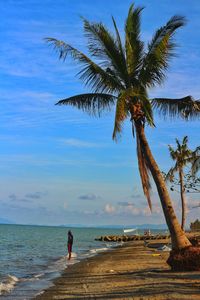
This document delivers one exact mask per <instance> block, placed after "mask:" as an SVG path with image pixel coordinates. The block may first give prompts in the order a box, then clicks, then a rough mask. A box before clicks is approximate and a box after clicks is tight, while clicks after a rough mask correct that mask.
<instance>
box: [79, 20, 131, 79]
mask: <svg viewBox="0 0 200 300" xmlns="http://www.w3.org/2000/svg"><path fill="white" fill-rule="evenodd" d="M83 22H84V31H85V36H86V37H87V39H88V47H89V51H90V53H91V54H92V55H93V56H96V57H97V58H99V59H100V60H102V59H103V62H102V64H103V65H104V66H105V68H106V69H108V70H109V69H110V70H111V71H112V73H114V74H115V76H116V77H118V79H119V81H121V84H122V83H124V84H125V85H127V84H128V77H127V76H128V74H127V70H126V60H125V56H124V51H123V48H122V44H121V39H120V35H119V32H118V29H117V26H116V22H115V21H114V19H113V23H114V27H115V31H116V34H117V37H116V38H115V37H114V36H113V35H112V34H111V33H110V32H109V30H108V29H107V28H106V27H105V26H104V25H103V24H102V23H90V22H89V21H88V20H86V19H83Z"/></svg>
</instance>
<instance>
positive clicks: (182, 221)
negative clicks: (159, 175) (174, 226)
mask: <svg viewBox="0 0 200 300" xmlns="http://www.w3.org/2000/svg"><path fill="white" fill-rule="evenodd" d="M183 178H184V175H183V170H182V168H180V169H179V179H180V194H181V205H182V218H181V228H182V230H184V228H185V220H186V200H185V188H184V180H183Z"/></svg>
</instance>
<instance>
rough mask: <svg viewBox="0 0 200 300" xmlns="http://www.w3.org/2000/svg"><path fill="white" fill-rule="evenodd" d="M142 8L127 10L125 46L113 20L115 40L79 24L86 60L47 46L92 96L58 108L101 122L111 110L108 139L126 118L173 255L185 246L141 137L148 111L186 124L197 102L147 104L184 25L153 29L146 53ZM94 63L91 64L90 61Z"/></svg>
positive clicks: (198, 110) (94, 26) (199, 109)
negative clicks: (74, 67)
mask: <svg viewBox="0 0 200 300" xmlns="http://www.w3.org/2000/svg"><path fill="white" fill-rule="evenodd" d="M142 10H143V8H140V7H134V5H131V6H130V9H129V12H128V16H127V19H126V22H125V42H124V44H123V43H122V40H121V37H120V34H119V30H118V28H117V25H116V22H115V20H114V18H112V21H113V26H114V30H115V34H111V33H110V31H109V30H108V29H107V28H106V27H105V26H104V25H103V24H102V23H91V22H89V21H88V20H86V19H83V24H84V31H85V36H86V38H87V39H88V50H89V52H90V54H91V58H90V57H89V56H87V55H86V54H84V53H82V52H81V51H79V50H78V49H76V48H74V47H72V46H71V45H69V44H67V43H65V42H63V41H60V40H57V39H55V38H47V39H46V41H47V42H48V43H49V44H50V45H52V46H53V47H54V48H55V50H57V51H58V53H59V58H60V59H62V60H63V61H65V59H66V57H67V56H68V55H70V56H71V57H72V59H74V60H75V61H77V62H78V63H80V65H81V66H82V68H81V70H80V72H79V73H78V75H79V77H80V79H81V80H82V81H83V82H84V84H85V85H86V86H88V87H90V89H91V91H92V92H91V93H86V94H81V95H76V96H72V97H68V98H66V99H63V100H60V101H59V102H58V103H57V104H58V105H71V106H74V107H76V108H78V109H80V110H83V111H85V112H87V113H89V114H90V115H95V116H101V113H102V112H103V111H105V110H108V111H109V110H110V109H111V108H112V107H113V106H115V107H116V114H115V123H114V130H113V139H114V140H116V139H117V135H118V134H120V133H121V131H122V124H123V122H124V121H125V119H127V118H129V119H130V121H131V125H132V130H133V134H135V136H136V141H137V156H138V165H139V171H140V176H141V180H142V186H143V190H144V194H145V196H146V198H147V200H148V203H149V206H150V208H151V199H150V187H151V186H150V181H149V174H151V175H152V177H153V179H154V181H155V184H156V186H157V190H158V194H159V197H160V200H161V204H162V208H163V211H164V215H165V219H166V222H167V225H168V227H169V230H170V233H171V238H172V246H173V249H182V248H185V247H187V246H189V245H191V244H190V242H189V240H188V239H187V237H186V236H185V234H184V232H183V231H182V229H181V226H180V224H179V222H178V219H177V217H176V215H175V212H174V209H173V207H172V202H171V199H170V196H169V193H168V190H167V188H166V184H165V180H164V178H163V176H162V173H161V171H160V169H159V167H158V165H157V163H156V161H155V159H154V157H153V155H152V153H151V150H150V147H149V144H148V142H147V139H146V136H145V126H146V125H149V126H151V127H154V119H153V109H155V110H157V111H158V112H160V114H162V115H164V116H171V117H181V118H187V119H188V120H190V119H191V118H194V117H197V116H198V117H199V116H200V102H199V101H194V100H193V98H192V97H191V96H187V97H184V98H181V99H166V98H159V99H149V97H148V90H149V89H150V88H152V87H154V86H156V85H160V84H161V83H162V82H163V81H164V79H165V71H166V70H167V69H168V65H169V61H170V59H171V58H172V57H173V56H174V49H175V46H176V45H175V42H174V34H175V32H176V30H177V29H178V28H180V27H182V26H183V25H184V24H185V18H184V17H182V16H174V17H172V18H171V19H170V20H169V21H168V22H167V23H166V25H164V26H163V27H161V28H160V29H158V30H157V31H156V33H155V35H154V36H153V38H152V40H151V41H150V42H149V44H148V45H147V47H145V46H144V43H143V42H142V41H141V39H140V17H141V12H142ZM92 58H93V59H92Z"/></svg>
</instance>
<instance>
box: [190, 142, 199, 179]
mask: <svg viewBox="0 0 200 300" xmlns="http://www.w3.org/2000/svg"><path fill="white" fill-rule="evenodd" d="M199 170H200V146H198V147H197V148H196V149H195V151H194V152H193V161H192V167H191V171H192V176H196V173H197V172H198V171H199Z"/></svg>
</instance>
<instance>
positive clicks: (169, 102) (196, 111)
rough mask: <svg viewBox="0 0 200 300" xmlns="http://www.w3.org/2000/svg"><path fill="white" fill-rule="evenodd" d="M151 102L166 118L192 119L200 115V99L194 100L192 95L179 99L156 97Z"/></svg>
mask: <svg viewBox="0 0 200 300" xmlns="http://www.w3.org/2000/svg"><path fill="white" fill-rule="evenodd" d="M151 103H152V106H153V109H154V110H155V111H157V112H158V113H159V115H160V116H162V117H164V118H167V117H170V118H171V119H174V118H182V119H185V120H192V119H198V118H199V117H200V101H199V100H194V99H193V98H192V96H186V97H183V98H179V99H170V98H154V99H152V101H151Z"/></svg>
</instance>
